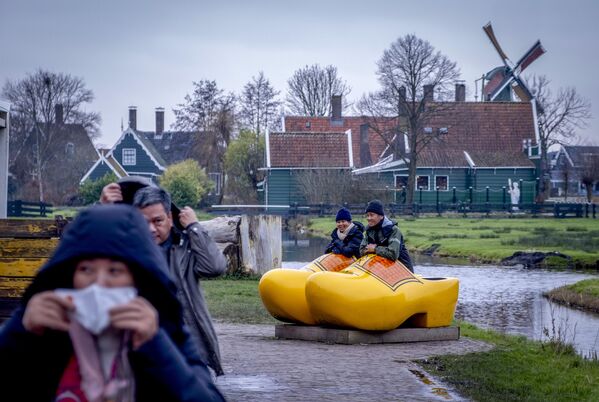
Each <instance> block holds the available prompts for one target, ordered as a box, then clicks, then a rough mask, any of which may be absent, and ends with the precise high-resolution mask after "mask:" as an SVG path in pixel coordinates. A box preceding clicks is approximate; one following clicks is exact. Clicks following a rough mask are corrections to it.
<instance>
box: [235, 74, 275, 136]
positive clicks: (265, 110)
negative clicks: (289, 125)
mask: <svg viewBox="0 0 599 402" xmlns="http://www.w3.org/2000/svg"><path fill="white" fill-rule="evenodd" d="M279 93H280V92H279V91H277V90H275V89H274V88H273V87H272V85H271V84H270V81H269V80H268V79H267V78H266V77H265V76H264V73H263V72H262V71H260V73H259V74H258V77H252V79H251V80H250V81H249V82H248V83H247V84H245V86H244V87H243V92H242V93H241V95H240V96H239V104H240V105H239V106H240V110H239V114H240V116H239V117H240V119H241V122H242V124H243V126H244V128H247V129H250V130H253V131H254V132H255V133H257V134H261V133H262V132H263V131H264V130H265V129H270V130H276V129H277V128H278V127H279V126H280V124H279V123H278V122H279V121H280V120H278V119H277V117H278V116H277V112H278V110H279V107H280V106H281V102H280V101H279V100H277V96H278V95H279Z"/></svg>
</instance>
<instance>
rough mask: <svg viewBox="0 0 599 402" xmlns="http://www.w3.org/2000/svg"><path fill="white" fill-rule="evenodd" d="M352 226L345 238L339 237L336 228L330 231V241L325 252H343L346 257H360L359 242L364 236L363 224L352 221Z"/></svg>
mask: <svg viewBox="0 0 599 402" xmlns="http://www.w3.org/2000/svg"><path fill="white" fill-rule="evenodd" d="M353 223H354V227H353V228H352V229H351V230H350V231H349V233H348V234H347V236H345V239H343V240H341V239H339V236H338V235H337V229H334V230H333V232H332V233H331V242H330V243H329V245H328V246H327V248H326V250H325V251H324V252H325V253H334V254H343V255H344V256H346V257H356V258H360V243H362V239H363V238H364V234H363V232H364V225H362V224H361V223H360V222H353Z"/></svg>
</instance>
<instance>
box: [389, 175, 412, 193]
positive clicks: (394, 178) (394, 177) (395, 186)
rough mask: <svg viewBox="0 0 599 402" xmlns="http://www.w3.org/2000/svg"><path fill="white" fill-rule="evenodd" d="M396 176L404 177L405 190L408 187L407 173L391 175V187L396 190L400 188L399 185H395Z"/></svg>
mask: <svg viewBox="0 0 599 402" xmlns="http://www.w3.org/2000/svg"><path fill="white" fill-rule="evenodd" d="M398 177H405V178H406V190H407V189H408V177H409V176H408V175H407V174H396V175H394V176H393V187H394V188H395V189H396V190H399V189H400V188H399V187H397V178H398Z"/></svg>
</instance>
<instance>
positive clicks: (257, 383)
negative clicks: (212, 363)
mask: <svg viewBox="0 0 599 402" xmlns="http://www.w3.org/2000/svg"><path fill="white" fill-rule="evenodd" d="M216 383H217V385H219V386H223V387H226V388H227V389H230V390H236V391H252V392H271V391H281V390H285V389H288V387H286V386H284V385H281V384H279V383H277V382H276V381H275V380H274V379H273V378H271V377H269V376H266V375H225V376H221V377H217V380H216Z"/></svg>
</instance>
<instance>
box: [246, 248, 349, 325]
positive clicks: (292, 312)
mask: <svg viewBox="0 0 599 402" xmlns="http://www.w3.org/2000/svg"><path fill="white" fill-rule="evenodd" d="M354 261H355V259H354V258H349V257H345V256H344V255H342V254H325V255H322V256H320V257H318V258H317V259H315V260H314V261H312V262H311V263H309V264H307V265H306V266H304V267H302V268H300V269H285V268H277V269H273V270H270V271H268V272H267V273H265V274H264V275H262V279H260V284H259V287H258V288H259V290H260V297H261V298H262V303H263V304H264V306H265V307H266V309H267V310H268V312H269V313H270V314H271V315H272V316H273V317H275V318H276V319H278V320H281V321H286V322H296V323H302V324H314V323H315V322H314V319H313V318H312V315H311V314H310V311H309V310H308V304H307V303H306V292H305V287H306V281H307V280H308V277H309V276H310V275H312V274H314V273H315V272H322V271H333V272H334V271H340V270H342V269H343V268H346V267H347V266H349V265H350V264H351V263H352V262H354Z"/></svg>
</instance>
